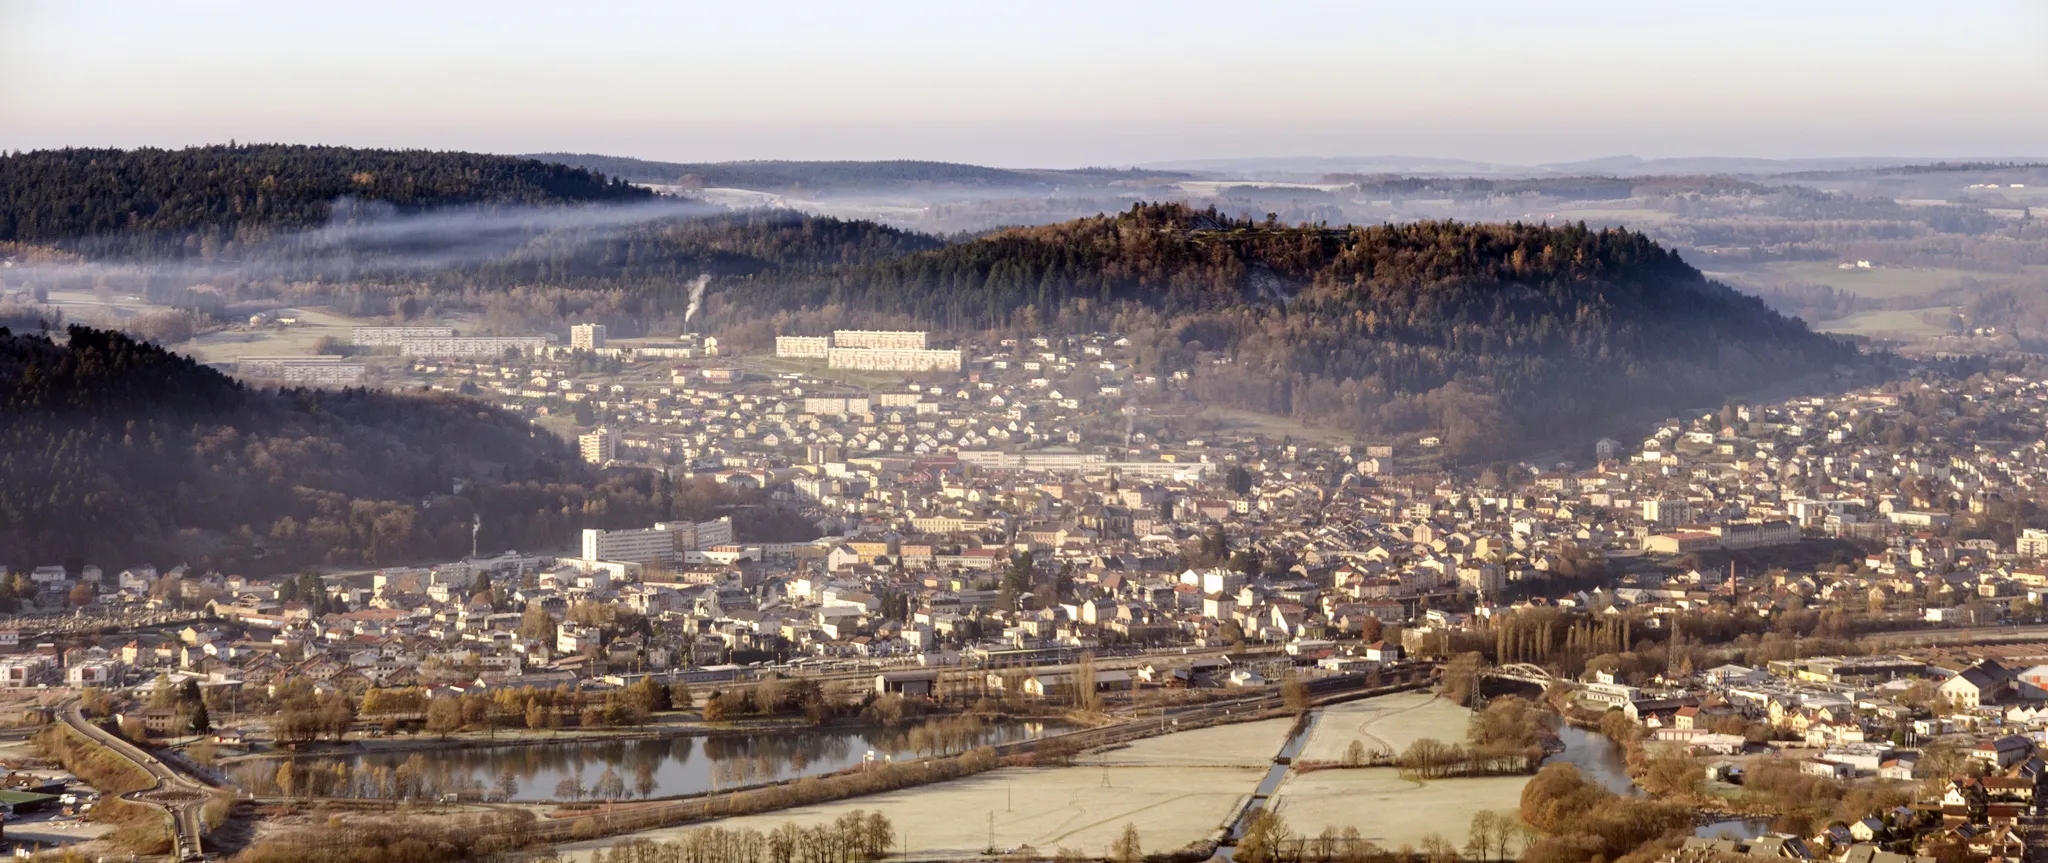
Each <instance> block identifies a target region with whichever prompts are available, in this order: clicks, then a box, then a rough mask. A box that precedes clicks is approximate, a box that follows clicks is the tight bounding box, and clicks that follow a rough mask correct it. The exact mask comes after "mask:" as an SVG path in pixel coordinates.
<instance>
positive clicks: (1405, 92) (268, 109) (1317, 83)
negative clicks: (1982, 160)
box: [0, 0, 2048, 168]
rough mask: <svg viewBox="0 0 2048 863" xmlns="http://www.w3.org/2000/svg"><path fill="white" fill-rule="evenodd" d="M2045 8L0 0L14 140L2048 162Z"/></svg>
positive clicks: (789, 155) (710, 154)
mask: <svg viewBox="0 0 2048 863" xmlns="http://www.w3.org/2000/svg"><path fill="white" fill-rule="evenodd" d="M2043 46H2048V0H1943V2H1930V0H1905V2H1901V0H1769V1H1768V2H1763V0H1713V2H1682V0H1549V2H1544V3H1533V2H1526V0H1432V2H1417V0H1351V2H1327V3H1325V2H1284V0H1268V2H1258V3H1246V2H1243V0H1235V2H1210V0H1178V2H1157V3H1154V2H1136V0H1131V2H1117V0H1093V2H1061V0H1035V2H1029V3H988V2H974V0H949V2H890V0H870V2H865V3H846V2H834V3H826V2H815V3H813V2H792V0H784V2H777V3H765V2H722V3H702V2H688V0H676V2H601V0H585V2H578V3H561V2H551V3H527V2H518V0H491V2H469V0H425V2H421V0H413V2H405V3H398V2H384V0H350V2H333V0H326V2H313V0H286V2H278V0H268V2H225V0H223V2H197V0H193V2H187V0H151V2H99V1H98V0H51V2H40V0H0V150H16V149H22V150H25V149H37V148H46V147H61V146H116V147H133V146H160V147H177V146H187V145H195V144H206V143H225V142H227V141H229V140H238V141H244V142H249V141H261V142H273V141H275V142H290V143H323V144H347V145H357V146H378V147H415V148H427V149H456V150H477V151H484V152H497V153H523V152H540V151H570V152H588V153H604V154H611V155H623V156H636V157H640V158H648V159H659V160H668V161H724V160H738V159H936V160H944V161H956V162H972V163H978V164H987V165H996V166H1002V167H1048V168H1050V167H1078V166H1083V165H1128V164H1137V163H1145V162H1159V161H1170V160H1181V159H1209V158H1246V157H1281V156H1364V155H1382V154H1400V155H1407V156H1429V157H1443V158H1461V159H1474V160H1481V161H1491V162H1500V163H1509V164H1536V163H1541V162H1551V161H1565V160H1574V159H1585V158H1594V157H1601V156H1611V155H1620V154H1631V155H1636V156H1642V157H1647V158H1655V157H1678V156H1753V157H1770V158H1788V157H1822V156H1911V157H1918V156H1925V157H1970V156H1978V157H1999V156H2048V49H2044V48H2043Z"/></svg>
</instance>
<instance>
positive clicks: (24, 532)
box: [0, 327, 659, 607]
mask: <svg viewBox="0 0 2048 863" xmlns="http://www.w3.org/2000/svg"><path fill="white" fill-rule="evenodd" d="M614 482H615V483H616V482H618V481H616V480H615V481H614ZM626 482H627V485H628V486H630V483H631V481H626ZM648 482H651V480H649V481H648ZM651 492H652V487H651V486H650V487H649V488H648V489H639V488H635V487H607V486H603V485H600V484H599V483H598V481H597V479H596V478H595V477H593V476H590V475H588V474H587V473H586V472H585V468H584V467H583V465H582V464H581V463H580V462H579V461H578V460H577V459H576V458H575V455H574V454H573V453H571V452H569V450H568V448H567V447H566V446H565V445H564V444H562V443H561V442H560V441H558V440H556V439H554V438H553V437H551V436H548V435H539V436H534V435H532V434H531V433H530V431H529V429H528V428H527V425H526V423H525V422H524V421H523V420H521V419H520V418H519V417H516V416H513V415H511V414H508V413H505V412H502V411H498V410H496V409H493V408H489V407H487V406H485V405H484V404H482V403H481V402H476V401H473V400H470V399H465V398H456V397H451V396H430V395H415V394H392V393H382V392H365V391H361V390H344V391H332V392H320V391H297V390H286V391H278V390H259V389H251V388H248V387H245V386H243V385H241V384H239V383H237V382H235V381H233V380H231V379H229V378H228V377H226V376H224V375H222V374H220V373H218V372H216V371H214V370H212V369H210V368H207V367H205V366H201V365H198V364H197V363H195V362H193V361H192V360H190V359H187V358H185V357H183V356H180V355H177V354H173V353H170V352H167V351H165V350H163V349H161V348H158V347H156V346H154V345H150V344H147V343H142V342H137V341H134V340H131V339H130V338H128V337H127V336H124V335H122V334H119V333H113V332H106V331H101V330H94V329H88V328H84V327H73V328H71V329H70V331H69V335H68V338H66V339H61V340H52V339H50V338H47V337H44V336H41V335H33V336H31V335H17V334H13V333H10V332H8V331H7V330H6V329H4V328H0V550H4V553H5V558H4V559H0V565H9V566H17V567H22V566H34V565H42V564H52V563H57V562H60V561H63V560H66V559H71V560H72V561H73V562H74V563H75V562H81V561H82V562H91V563H98V564H101V565H103V566H127V565H132V564H136V563H142V562H150V563H156V564H158V565H161V566H172V565H176V564H179V563H190V564H192V565H194V566H206V565H220V566H226V565H234V564H238V563H239V564H248V563H250V562H252V561H253V560H255V559H256V558H258V557H261V558H263V560H264V564H263V565H264V566H265V568H272V569H285V568H288V567H295V566H300V565H305V564H313V563H334V564H350V565H376V564H380V563H384V564H389V563H395V562H408V561H414V560H421V559H435V558H438V559H448V558H449V557H452V556H458V555H462V554H466V553H468V550H469V544H470V520H471V517H472V515H473V514H476V513H478V512H481V513H482V514H483V519H484V533H483V542H484V545H485V548H487V549H489V548H505V547H509V546H513V545H517V546H518V547H520V548H537V547H555V546H559V545H562V544H566V543H567V542H568V540H569V537H570V536H571V534H572V532H573V531H574V530H575V529H578V528H580V527H583V526H593V527H611V526H616V525H615V524H608V523H598V522H594V521H591V519H593V518H596V517H602V516H606V515H615V516H616V517H617V518H618V519H619V520H621V521H623V522H627V523H632V522H636V521H642V520H645V519H651V518H657V517H659V514H658V513H657V512H656V511H655V510H654V509H653V507H652V502H653V501H654V495H653V494H652V493H651ZM608 510H609V511H610V512H607V511H608ZM6 599H7V598H6V597H0V607H4V606H5V604H6V602H5V600H6Z"/></svg>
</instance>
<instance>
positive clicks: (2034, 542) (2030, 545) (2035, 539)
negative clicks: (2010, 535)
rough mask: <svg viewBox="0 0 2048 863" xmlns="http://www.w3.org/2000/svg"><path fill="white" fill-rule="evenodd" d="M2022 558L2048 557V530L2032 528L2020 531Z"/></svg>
mask: <svg viewBox="0 0 2048 863" xmlns="http://www.w3.org/2000/svg"><path fill="white" fill-rule="evenodd" d="M2019 553H2020V556H2021V557H2048V530H2042V529H2041V528H2038V527H2030V528H2027V529H2025V530H2022V531H2020V539H2019Z"/></svg>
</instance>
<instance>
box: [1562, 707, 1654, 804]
mask: <svg viewBox="0 0 2048 863" xmlns="http://www.w3.org/2000/svg"><path fill="white" fill-rule="evenodd" d="M1557 736H1558V739H1559V740H1560V741H1561V742H1563V743H1564V751H1563V752H1559V753H1557V754H1555V755H1552V756H1550V757H1549V758H1545V759H1543V763H1545V764H1554V763H1557V762H1564V763H1566V764H1570V765H1572V766H1573V767H1577V768H1579V775H1581V776H1584V777H1586V778H1587V779H1589V780H1591V781H1593V782H1597V783H1599V784H1600V787H1602V788H1605V789H1607V790H1609V791H1612V792H1614V793H1616V794H1630V795H1634V794H1641V793H1642V791H1641V790H1639V789H1637V788H1636V784H1635V781H1634V780H1631V779H1629V776H1628V760H1627V756H1625V755H1624V754H1623V753H1622V751H1621V745H1620V744H1617V743H1615V742H1614V741H1612V740H1609V739H1607V737H1606V736H1605V735H1602V734H1600V733H1599V732H1595V731H1587V730H1585V729H1583V728H1577V727H1574V726H1571V725H1568V724H1567V725H1560V726H1559V727H1558V729H1557Z"/></svg>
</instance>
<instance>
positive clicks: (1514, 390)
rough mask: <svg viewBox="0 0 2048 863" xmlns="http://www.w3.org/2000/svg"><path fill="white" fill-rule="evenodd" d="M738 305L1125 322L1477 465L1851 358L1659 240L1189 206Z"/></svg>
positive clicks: (1276, 396)
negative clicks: (1601, 423) (1628, 417)
mask: <svg viewBox="0 0 2048 863" xmlns="http://www.w3.org/2000/svg"><path fill="white" fill-rule="evenodd" d="M729 294H730V296H729V297H728V301H729V302H730V303H731V304H732V305H731V308H730V310H729V311H728V312H727V314H728V315H731V316H732V317H734V318H735V319H743V318H745V317H747V316H749V315H760V314H771V313H773V314H783V315H788V314H792V313H800V312H801V310H805V309H812V310H817V309H826V308H830V309H831V310H832V313H833V314H834V315H837V316H841V317H845V318H851V319H861V318H863V317H866V318H869V319H876V320H886V321H892V322H900V321H902V319H903V318H904V317H905V316H906V314H907V315H909V316H911V317H913V318H915V319H916V320H918V321H920V322H922V323H925V324H928V325H931V326H935V327H938V328H941V329H945V330H950V331H956V332H957V331H966V330H988V329H993V330H998V331H1004V332H1017V333H1023V332H1039V331H1043V330H1044V329H1046V328H1048V327H1055V328H1060V329H1066V328H1073V329H1107V330H1114V331H1117V332H1123V333H1129V334H1131V336H1132V338H1133V340H1134V342H1137V343H1138V345H1139V349H1140V355H1141V356H1143V357H1145V358H1146V359H1145V360H1144V361H1143V365H1144V366H1145V368H1142V369H1140V370H1141V371H1147V372H1152V373H1156V374H1162V375H1163V374H1169V373H1172V372H1187V373H1188V374H1189V375H1190V376H1191V379H1192V380H1191V384H1190V391H1191V392H1192V393H1194V394H1195V395H1197V396H1199V397H1201V398H1203V399H1206V400H1209V401H1211V402H1214V403H1219V404H1224V405H1229V406H1233V407H1240V408H1247V409H1252V410H1259V411H1266V412H1272V413H1278V414H1284V415H1292V416H1296V417H1299V418H1302V419H1306V420H1311V421H1317V422H1325V423H1332V424H1336V425H1339V426H1343V427H1349V428H1353V429H1357V430H1360V431H1367V432H1379V433H1394V432H1410V431H1416V430H1420V429H1426V428H1442V429H1446V430H1447V431H1448V433H1449V434H1448V440H1447V444H1448V445H1449V447H1450V449H1451V450H1452V452H1453V453H1454V454H1456V455H1459V456H1462V457H1467V458H1476V457H1487V456H1492V455H1496V454H1500V453H1503V452H1506V451H1508V450H1509V449H1510V447H1509V443H1510V442H1511V441H1514V442H1519V443H1523V444H1526V443H1527V442H1530V441H1532V440H1547V439H1557V438H1561V437H1566V436H1569V435H1573V434H1578V433H1581V432H1583V431H1585V430H1586V428H1587V427H1588V423H1589V421H1590V420H1596V419H1597V418H1599V417H1602V416H1607V415H1610V414H1612V413H1613V412H1615V411H1618V410H1623V409H1628V408H1636V407H1659V408H1662V409H1675V408H1679V407H1686V406H1697V405H1709V404H1714V405H1717V404H1720V403H1721V400H1722V399H1724V398H1726V397H1728V396H1730V395H1732V394H1735V393H1739V392H1743V391H1745V390H1748V389H1751V388H1753V387H1756V386H1760V385H1763V384H1766V383H1769V382H1773V381H1777V380H1781V379H1783V378H1786V377H1788V376H1796V375H1799V374H1802V373H1806V372H1812V371H1824V370H1828V369H1830V368H1832V367H1833V366H1834V364H1836V363H1838V362H1843V361H1847V360H1849V359H1851V358H1852V357H1853V355H1854V354H1853V351H1852V350H1850V349H1848V348H1846V347H1845V346H1843V345H1841V344H1839V343H1837V342H1835V341H1834V340H1831V339H1828V338H1826V337H1823V336H1819V335H1816V334H1814V333H1813V332H1811V331H1809V330H1808V329H1807V328H1806V327H1805V325H1803V324H1801V323H1799V322H1798V321H1796V320H1793V319H1790V318H1786V317H1784V316H1781V315H1779V314H1777V313H1775V312H1773V311H1771V310H1770V309H1768V308H1766V307H1765V306H1764V304H1763V303H1762V302H1761V301H1760V300H1757V299H1756V298H1753V297H1747V296H1744V295H1741V294H1739V293H1737V292H1735V291H1734V290H1732V289H1729V288H1728V287H1726V286H1724V285H1721V284H1718V283H1715V282H1712V281H1709V280H1707V279H1706V278H1705V277H1704V276H1702V275H1701V274H1700V273H1699V271H1697V270H1695V269H1693V268H1692V267H1690V266H1688V265H1686V264H1685V263H1684V262H1683V261H1681V260H1680V259H1679V258H1678V257H1677V256H1676V255H1674V254H1672V253H1670V252H1668V251H1666V250H1664V249H1662V248H1659V247H1658V246H1657V245H1656V244H1655V243H1653V242H1651V241H1650V240H1648V239H1647V238H1645V237H1644V236H1642V235H1641V234H1636V233H1632V232H1628V231H1621V230H1602V231H1592V230H1587V229H1585V228H1583V227H1544V226H1535V225H1468V224H1459V223H1452V222H1422V223H1415V224H1408V225H1400V226H1381V227H1370V228H1343V229H1326V228H1311V227H1286V226H1283V225H1279V224H1271V223H1261V222H1252V221H1246V220H1239V219H1231V218H1227V217H1224V216H1221V215H1219V214H1217V213H1216V212H1214V211H1213V210H1193V209H1190V208H1188V207H1185V206H1182V205H1171V204H1169V205H1151V206H1140V207H1134V208H1132V209H1131V210H1130V211H1128V212H1125V213H1120V214H1117V215H1115V216H1104V217H1099V218H1094V219H1083V220H1079V221H1076V222H1069V223H1065V224H1060V225H1050V226H1045V227H1040V228H1030V229H1020V230H1014V231H1009V232H1004V233H1001V234H997V235H994V236H990V237H987V238H984V239H980V240H975V241H972V242H967V243H961V244H957V245H953V246H949V247H947V248H944V249H939V250H935V251H931V252H922V253H918V254H914V255H909V256H906V257H903V258H900V259H896V260H892V261H888V262H884V263H880V264H874V265H868V266H862V267H852V268H844V269H840V270H836V271H834V272H832V273H831V274H829V276H828V277H822V278H821V277H817V276H815V275H807V276H806V277H805V278H801V279H778V278H775V277H774V275H773V274H765V275H762V276H756V277H754V278H750V279H747V280H744V281H743V282H740V283H737V284H735V285H734V286H733V287H732V288H731V289H730V291H729Z"/></svg>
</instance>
